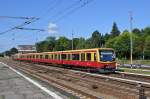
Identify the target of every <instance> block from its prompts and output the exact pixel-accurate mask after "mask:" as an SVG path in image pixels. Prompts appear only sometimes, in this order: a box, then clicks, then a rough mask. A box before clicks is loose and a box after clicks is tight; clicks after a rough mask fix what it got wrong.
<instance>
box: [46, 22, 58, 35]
mask: <svg viewBox="0 0 150 99" xmlns="http://www.w3.org/2000/svg"><path fill="white" fill-rule="evenodd" d="M58 30H59V29H58V26H57V25H56V24H54V23H49V25H48V33H50V34H57V33H58Z"/></svg>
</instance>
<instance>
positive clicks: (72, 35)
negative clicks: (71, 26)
mask: <svg viewBox="0 0 150 99" xmlns="http://www.w3.org/2000/svg"><path fill="white" fill-rule="evenodd" d="M73 49H74V48H73V30H72V50H73Z"/></svg>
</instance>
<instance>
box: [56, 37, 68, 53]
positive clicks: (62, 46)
mask: <svg viewBox="0 0 150 99" xmlns="http://www.w3.org/2000/svg"><path fill="white" fill-rule="evenodd" d="M70 42H71V41H70V40H69V39H67V38H66V37H60V38H59V39H58V40H57V41H56V45H55V48H54V50H55V51H63V50H70V49H71V43H70Z"/></svg>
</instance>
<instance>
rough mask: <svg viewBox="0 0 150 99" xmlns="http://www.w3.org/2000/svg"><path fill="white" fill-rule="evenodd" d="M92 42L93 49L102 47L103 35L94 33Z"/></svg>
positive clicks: (97, 32)
mask: <svg viewBox="0 0 150 99" xmlns="http://www.w3.org/2000/svg"><path fill="white" fill-rule="evenodd" d="M90 40H91V43H90V44H91V48H98V47H101V33H99V31H97V30H96V31H94V32H93V33H92V37H91V39H90Z"/></svg>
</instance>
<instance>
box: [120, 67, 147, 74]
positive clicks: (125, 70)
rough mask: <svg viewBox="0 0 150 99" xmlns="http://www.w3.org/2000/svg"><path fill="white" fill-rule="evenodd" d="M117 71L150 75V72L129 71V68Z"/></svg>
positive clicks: (140, 70) (141, 70)
mask: <svg viewBox="0 0 150 99" xmlns="http://www.w3.org/2000/svg"><path fill="white" fill-rule="evenodd" d="M119 69H121V70H124V72H129V73H137V74H146V75H150V71H144V70H145V69H131V68H121V67H120V68H119Z"/></svg>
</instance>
